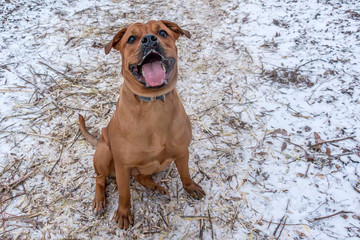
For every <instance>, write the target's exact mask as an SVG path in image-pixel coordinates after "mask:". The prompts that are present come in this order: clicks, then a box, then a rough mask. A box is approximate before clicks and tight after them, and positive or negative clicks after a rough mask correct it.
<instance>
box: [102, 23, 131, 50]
mask: <svg viewBox="0 0 360 240" xmlns="http://www.w3.org/2000/svg"><path fill="white" fill-rule="evenodd" d="M126 30H127V28H123V29H121V30H120V31H119V32H118V33H117V34H116V35H115V36H114V38H113V39H112V40H111V41H110V42H109V43H108V44H106V45H105V54H109V52H110V51H111V49H112V48H113V47H115V46H116V44H118V43H119V42H120V41H121V39H122V37H123V36H124V34H125V32H126Z"/></svg>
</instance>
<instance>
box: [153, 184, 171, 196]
mask: <svg viewBox="0 0 360 240" xmlns="http://www.w3.org/2000/svg"><path fill="white" fill-rule="evenodd" d="M154 191H156V192H158V193H160V194H161V195H166V196H168V197H170V193H169V192H168V191H167V190H166V189H165V188H163V187H162V186H160V185H158V184H157V185H156V186H155V188H154Z"/></svg>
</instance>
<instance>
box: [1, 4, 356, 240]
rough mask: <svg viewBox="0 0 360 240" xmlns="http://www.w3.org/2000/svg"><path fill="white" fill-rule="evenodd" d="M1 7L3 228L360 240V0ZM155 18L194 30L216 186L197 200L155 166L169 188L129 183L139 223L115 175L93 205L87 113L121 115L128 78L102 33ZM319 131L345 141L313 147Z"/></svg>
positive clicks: (187, 69) (202, 144) (188, 76)
mask: <svg viewBox="0 0 360 240" xmlns="http://www.w3.org/2000/svg"><path fill="white" fill-rule="evenodd" d="M0 8H1V9H2V12H0V16H1V18H0V20H1V22H2V25H1V27H0V37H1V41H0V49H1V52H0V101H1V102H2V104H1V108H0V146H1V147H0V192H1V198H0V202H1V203H0V213H1V218H0V219H2V221H1V225H0V237H1V238H5V239H15V238H31V239H38V238H79V239H93V238H94V239H103V238H114V239H116V238H119V239H124V238H125V239H133V238H140V239H154V238H155V239H162V238H165V239H179V238H189V239H199V238H200V239H201V238H203V239H212V238H214V239H247V238H249V239H252V238H255V239H264V238H265V239H276V238H278V237H279V238H280V239H329V238H334V239H358V238H359V236H360V230H359V227H360V209H359V202H360V192H359V190H360V177H359V160H360V159H359V158H360V145H359V139H360V130H359V126H360V117H359V116H360V110H359V109H360V106H359V105H360V90H359V89H360V88H359V85H360V84H359V79H358V78H359V77H358V76H359V69H360V68H359V56H360V42H359V38H360V34H359V30H360V29H359V21H360V12H359V11H360V10H359V9H360V3H358V1H355V0H349V1H332V0H329V1H316V2H315V1H309V0H299V1H276V0H268V1H251V0H247V1H192V0H187V1H174V2H151V3H147V2H143V1H132V2H124V1H83V0H73V1H67V0H61V1H51V0H45V1H42V2H41V3H39V2H36V1H16V2H13V1H4V2H1V3H0ZM150 19H167V20H171V21H174V22H176V23H178V24H179V25H180V26H181V27H183V28H184V29H186V30H188V31H190V33H191V35H192V38H191V39H187V38H180V39H179V40H178V43H177V45H178V51H179V64H178V65H179V72H180V76H179V81H178V91H179V93H180V95H181V98H182V99H183V103H184V106H185V108H186V111H187V113H188V114H189V116H190V119H191V121H192V125H193V135H194V137H193V141H192V144H191V146H190V152H191V155H190V157H191V162H190V168H191V175H192V176H194V180H195V181H196V182H200V185H201V186H202V187H203V188H204V190H205V191H206V193H207V196H206V198H205V199H204V200H201V201H195V200H193V199H191V198H190V196H188V195H187V194H186V193H185V192H184V190H183V189H182V188H181V182H180V179H179V176H178V173H177V171H176V169H175V167H173V168H172V169H169V170H167V171H165V172H163V173H160V174H157V175H155V177H154V178H155V179H156V181H157V182H160V181H161V184H162V185H163V186H164V187H166V188H167V189H168V190H169V191H170V192H171V199H170V201H168V200H166V199H164V198H162V197H161V196H158V195H156V194H154V193H152V192H150V191H148V190H145V189H144V188H143V187H141V186H140V185H139V184H138V183H136V182H134V181H132V182H131V195H132V210H133V213H134V215H135V225H134V226H133V227H132V228H130V229H129V230H127V231H123V230H120V229H119V228H118V227H117V226H116V224H115V222H114V220H113V217H114V214H115V211H116V208H117V189H116V183H115V181H114V180H109V182H108V183H109V184H108V186H107V204H108V205H107V210H106V211H105V213H104V214H102V215H101V216H95V215H94V214H93V213H92V211H91V209H90V206H91V202H92V198H93V194H94V186H95V185H94V184H95V179H94V177H95V174H94V170H93V167H92V155H93V153H94V149H93V148H91V147H90V146H89V145H88V144H87V143H86V142H85V141H84V140H83V139H82V137H78V122H77V114H78V113H81V114H83V115H85V117H86V122H87V125H88V126H89V127H90V128H91V131H93V132H99V131H98V129H99V128H101V127H103V126H105V125H106V124H107V123H108V121H109V119H110V118H111V115H112V113H113V111H114V107H115V103H116V100H117V98H118V90H119V87H120V85H121V83H122V81H123V80H122V77H121V76H120V61H121V59H120V55H119V54H118V53H116V52H115V51H112V52H111V53H110V54H109V55H107V56H105V54H104V50H103V46H104V44H106V43H107V42H108V41H109V40H110V39H111V38H112V36H113V35H114V34H115V33H116V32H117V31H118V30H119V29H121V28H122V27H123V26H126V25H128V24H131V23H134V22H137V21H140V22H146V21H148V20H150ZM314 133H318V134H319V136H320V137H321V139H322V140H324V141H333V142H327V143H324V144H322V145H321V146H320V149H319V150H316V149H315V148H314V147H309V146H311V145H314V144H315V143H316V142H315V134H314ZM334 140H336V141H334ZM32 172H33V173H32ZM29 173H31V174H30V175H28V174H29ZM17 180H21V181H19V183H18V184H17V182H16V181H17ZM2 186H5V187H6V188H5V189H3V188H2ZM17 195H19V196H17ZM337 213H338V214H337ZM334 214H335V215H334ZM209 215H210V216H211V221H210V217H209ZM322 217H325V218H322Z"/></svg>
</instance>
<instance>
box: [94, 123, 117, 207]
mask: <svg viewBox="0 0 360 240" xmlns="http://www.w3.org/2000/svg"><path fill="white" fill-rule="evenodd" d="M112 161H113V158H112V154H111V150H110V146H109V142H108V138H107V128H103V129H102V132H101V136H100V140H99V142H98V145H97V148H96V151H95V155H94V168H95V173H96V186H95V198H94V201H93V204H92V208H93V209H95V213H96V214H99V213H101V212H102V211H103V210H104V209H105V207H106V199H105V185H106V177H108V176H109V175H110V174H111V172H112V171H114V169H113V170H112V168H114V166H113V164H112Z"/></svg>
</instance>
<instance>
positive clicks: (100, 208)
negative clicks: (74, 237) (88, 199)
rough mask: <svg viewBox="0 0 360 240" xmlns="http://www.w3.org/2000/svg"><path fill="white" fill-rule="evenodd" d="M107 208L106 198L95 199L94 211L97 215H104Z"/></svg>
mask: <svg viewBox="0 0 360 240" xmlns="http://www.w3.org/2000/svg"><path fill="white" fill-rule="evenodd" d="M105 208H106V200H105V196H104V197H101V198H96V197H95V199H94V201H93V203H92V209H93V210H94V212H95V214H96V215H99V214H102V213H103V212H104V211H105Z"/></svg>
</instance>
